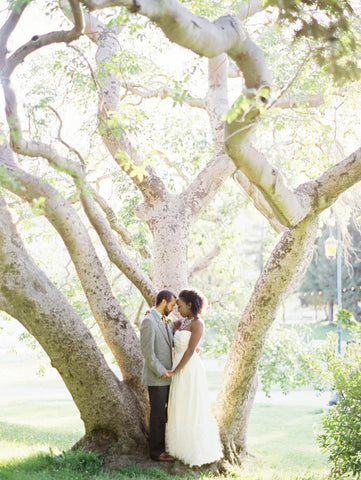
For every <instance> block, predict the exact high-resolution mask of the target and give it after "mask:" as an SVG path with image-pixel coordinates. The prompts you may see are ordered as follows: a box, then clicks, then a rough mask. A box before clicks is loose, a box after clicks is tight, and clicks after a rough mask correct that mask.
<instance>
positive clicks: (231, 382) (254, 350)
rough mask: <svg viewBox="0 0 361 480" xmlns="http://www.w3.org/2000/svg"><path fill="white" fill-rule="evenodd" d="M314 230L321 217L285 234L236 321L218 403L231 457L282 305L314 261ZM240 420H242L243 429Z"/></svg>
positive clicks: (216, 408) (239, 442)
mask: <svg viewBox="0 0 361 480" xmlns="http://www.w3.org/2000/svg"><path fill="white" fill-rule="evenodd" d="M316 232H317V219H308V220H306V221H304V222H303V223H301V224H299V225H298V226H297V227H295V228H293V229H290V230H288V231H286V232H285V233H284V234H283V236H282V238H281V240H280V241H279V243H278V245H277V246H276V248H275V249H274V250H273V252H272V254H271V256H270V258H269V260H268V262H267V264H266V266H265V268H264V270H263V272H262V274H261V276H260V278H259V279H258V281H257V284H256V286H255V288H254V291H253V293H252V296H251V298H250V300H249V302H248V304H247V306H246V308H245V311H244V313H243V314H242V317H241V320H240V322H239V324H238V327H237V330H236V334H235V337H234V340H233V343H232V346H231V349H230V352H229V356H228V360H227V363H226V367H225V371H224V374H223V381H222V385H221V388H220V391H219V393H218V397H217V401H216V405H215V412H216V416H217V420H218V424H219V427H220V433H221V438H222V442H223V445H224V447H225V455H226V457H227V458H228V459H230V460H235V459H236V458H237V456H238V454H239V453H240V452H239V451H238V450H237V448H236V445H237V444H238V445H240V446H242V437H245V432H244V429H245V428H246V422H244V414H245V410H246V408H247V405H248V407H249V403H248V402H249V398H250V392H251V388H252V385H253V381H254V377H255V375H256V373H257V368H258V364H259V361H260V358H261V354H262V350H263V346H264V343H265V340H266V337H267V333H268V331H269V328H270V327H271V325H272V323H273V321H274V319H275V315H276V312H277V309H278V306H279V305H280V303H281V302H282V300H283V299H284V298H285V296H286V295H287V293H288V292H289V291H290V289H291V288H292V287H293V286H294V285H295V283H296V282H297V281H298V280H299V279H300V278H301V277H302V275H303V273H304V271H305V269H306V267H307V266H308V264H309V262H310V261H311V257H312V248H311V247H312V245H313V243H314V241H315V238H316ZM241 422H243V425H244V426H243V428H242V429H241V430H240V424H241ZM240 436H241V438H240ZM239 438H240V440H238V439H239Z"/></svg>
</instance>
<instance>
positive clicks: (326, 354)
mask: <svg viewBox="0 0 361 480" xmlns="http://www.w3.org/2000/svg"><path fill="white" fill-rule="evenodd" d="M315 368H316V371H317V373H318V375H319V376H320V377H321V378H323V382H324V384H325V386H327V387H328V388H329V389H332V390H334V391H336V392H338V394H339V396H338V400H337V403H336V405H334V406H333V407H332V408H331V409H330V411H329V413H328V415H325V416H323V417H322V419H321V426H322V429H321V430H320V431H319V432H318V436H317V441H318V443H319V445H320V446H321V449H322V451H323V452H325V453H328V454H329V461H330V464H331V466H332V474H333V475H334V476H335V478H339V477H342V476H345V475H348V474H352V475H354V476H355V478H360V477H361V377H360V371H361V343H360V337H359V336H358V335H356V334H355V335H354V339H353V341H351V342H348V345H347V346H346V349H345V352H344V354H343V355H342V356H341V355H338V354H337V348H336V337H335V336H330V337H329V339H328V342H327V344H326V345H325V346H324V347H323V348H322V350H321V352H320V357H319V359H317V362H316V363H315Z"/></svg>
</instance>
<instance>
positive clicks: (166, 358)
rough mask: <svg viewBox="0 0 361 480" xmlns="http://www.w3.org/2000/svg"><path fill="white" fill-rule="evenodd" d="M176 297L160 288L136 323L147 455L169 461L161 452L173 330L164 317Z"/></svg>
mask: <svg viewBox="0 0 361 480" xmlns="http://www.w3.org/2000/svg"><path fill="white" fill-rule="evenodd" d="M176 301H177V297H176V296H175V295H174V293H172V292H170V291H169V290H161V291H160V292H159V293H158V295H157V298H156V302H155V307H153V308H152V309H151V311H150V312H149V313H148V314H147V315H146V316H145V318H144V320H143V322H142V324H141V326H140V347H141V350H142V355H143V357H144V366H143V373H142V384H143V385H147V386H148V393H149V403H150V418H149V455H150V457H151V458H152V459H153V460H157V461H160V462H171V461H173V460H174V458H173V457H172V456H170V455H168V453H166V451H165V424H166V422H167V402H168V393H169V385H170V382H171V376H172V341H173V332H172V330H171V329H170V328H169V327H168V325H167V323H166V321H165V318H166V317H167V316H168V315H169V314H170V313H171V312H172V310H173V308H174V306H175V304H176Z"/></svg>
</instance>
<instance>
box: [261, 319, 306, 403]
mask: <svg viewBox="0 0 361 480" xmlns="http://www.w3.org/2000/svg"><path fill="white" fill-rule="evenodd" d="M305 332H306V330H305ZM307 333H308V332H307ZM312 352H313V346H312V344H311V343H306V342H305V341H304V335H300V334H299V332H298V331H296V330H295V329H293V328H292V329H289V328H285V327H281V326H276V327H275V328H273V329H272V330H271V333H270V336H269V337H268V339H267V341H266V345H265V348H264V350H263V354H262V360H261V363H260V366H259V375H260V379H261V385H262V390H263V391H264V392H265V393H266V395H267V396H270V392H271V389H272V387H273V386H274V385H278V386H279V387H280V388H281V390H282V392H283V393H284V394H287V393H289V392H290V390H292V389H294V388H297V387H301V386H304V385H309V384H310V383H311V382H312V380H313V374H312V371H311V370H310V367H309V359H310V355H311V354H312Z"/></svg>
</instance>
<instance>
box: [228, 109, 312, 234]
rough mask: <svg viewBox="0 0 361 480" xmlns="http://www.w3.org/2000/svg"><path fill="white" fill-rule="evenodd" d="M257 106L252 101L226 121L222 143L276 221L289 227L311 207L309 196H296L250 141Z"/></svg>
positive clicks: (277, 171)
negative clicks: (265, 202) (258, 192)
mask: <svg viewBox="0 0 361 480" xmlns="http://www.w3.org/2000/svg"><path fill="white" fill-rule="evenodd" d="M258 117H259V109H258V108H257V107H255V106H253V105H252V104H251V106H250V108H249V110H248V111H245V112H243V111H242V112H241V113H240V114H239V116H238V118H237V119H236V120H234V121H232V122H231V123H227V124H226V128H225V145H226V151H227V153H228V155H229V156H230V157H231V158H232V160H233V162H234V163H235V165H236V166H237V168H239V170H241V171H242V172H243V173H244V174H245V175H246V176H247V178H248V179H249V180H250V181H251V182H252V183H253V184H254V185H255V186H256V187H257V188H258V189H259V190H260V191H261V193H262V195H263V196H264V198H265V199H266V201H267V202H268V203H269V205H270V207H271V208H272V211H273V213H274V215H275V217H276V218H277V220H278V221H279V222H280V223H281V224H282V225H284V226H286V227H290V226H293V225H296V224H297V223H299V222H300V221H301V220H302V219H303V218H304V217H305V216H306V214H307V213H308V211H309V209H310V199H309V198H307V197H305V196H304V197H300V196H299V195H296V193H295V192H294V191H293V189H292V187H291V186H290V185H289V184H288V182H287V180H286V179H285V177H284V176H283V175H282V174H281V172H280V171H279V170H277V169H276V168H275V167H274V166H272V165H271V164H270V163H269V162H268V161H267V159H266V158H265V156H264V155H263V154H262V153H261V152H259V151H257V150H256V149H255V148H254V147H253V146H252V144H251V135H252V132H253V129H254V127H255V125H256V124H257V121H258Z"/></svg>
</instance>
